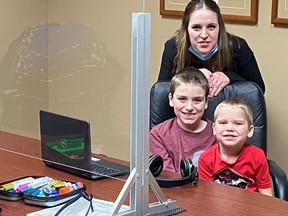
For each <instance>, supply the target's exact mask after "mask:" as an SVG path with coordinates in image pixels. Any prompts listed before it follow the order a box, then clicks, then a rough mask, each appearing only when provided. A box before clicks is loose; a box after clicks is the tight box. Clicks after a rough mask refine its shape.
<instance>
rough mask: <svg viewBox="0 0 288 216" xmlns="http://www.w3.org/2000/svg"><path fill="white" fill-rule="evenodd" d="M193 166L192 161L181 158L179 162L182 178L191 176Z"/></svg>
mask: <svg viewBox="0 0 288 216" xmlns="http://www.w3.org/2000/svg"><path fill="white" fill-rule="evenodd" d="M193 169H194V165H193V163H192V161H191V160H190V159H188V158H183V159H182V160H181V162H180V172H181V176H182V177H187V176H190V175H191V174H192V171H193Z"/></svg>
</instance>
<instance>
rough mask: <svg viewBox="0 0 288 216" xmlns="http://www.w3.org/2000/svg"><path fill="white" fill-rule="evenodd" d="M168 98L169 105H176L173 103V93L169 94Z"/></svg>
mask: <svg viewBox="0 0 288 216" xmlns="http://www.w3.org/2000/svg"><path fill="white" fill-rule="evenodd" d="M168 99H169V105H170V106H171V107H173V106H174V104H173V95H172V94H171V93H169V94H168Z"/></svg>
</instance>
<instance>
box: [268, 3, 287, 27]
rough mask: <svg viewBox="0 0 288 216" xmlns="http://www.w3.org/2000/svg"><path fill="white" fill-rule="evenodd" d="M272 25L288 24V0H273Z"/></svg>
mask: <svg viewBox="0 0 288 216" xmlns="http://www.w3.org/2000/svg"><path fill="white" fill-rule="evenodd" d="M271 23H272V24H279V25H287V24H288V0H272V13H271Z"/></svg>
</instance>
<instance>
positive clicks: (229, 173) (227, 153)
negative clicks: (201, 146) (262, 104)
mask: <svg viewBox="0 0 288 216" xmlns="http://www.w3.org/2000/svg"><path fill="white" fill-rule="evenodd" d="M253 130H254V128H253V117H252V111H251V109H250V107H249V106H248V105H247V104H246V103H245V102H244V101H242V100H240V99H236V98H230V99H227V100H224V101H223V102H222V103H220V104H219V105H218V106H217V107H216V110H215V113H214V123H213V131H214V134H215V135H216V137H217V139H218V141H219V142H218V144H216V145H214V146H212V147H210V148H209V149H208V150H206V151H205V152H203V154H201V156H200V158H199V163H198V169H199V179H204V180H210V181H215V182H217V183H221V184H226V185H231V186H235V187H239V188H244V189H247V190H250V191H256V192H260V193H262V194H266V195H269V196H272V190H271V183H270V176H269V168H268V164H267V160H266V156H265V154H264V152H263V151H262V149H260V148H258V147H256V146H254V145H251V144H248V143H247V142H246V139H247V137H251V136H252V135H253Z"/></svg>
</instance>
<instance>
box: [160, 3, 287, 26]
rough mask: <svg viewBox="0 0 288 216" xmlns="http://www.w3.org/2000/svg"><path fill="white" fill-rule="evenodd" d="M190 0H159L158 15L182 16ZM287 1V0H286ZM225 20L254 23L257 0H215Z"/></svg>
mask: <svg viewBox="0 0 288 216" xmlns="http://www.w3.org/2000/svg"><path fill="white" fill-rule="evenodd" d="M189 1H190V0H160V15H163V16H174V17H182V16H183V12H184V9H185V7H186V5H187V4H188V2H189ZM287 1H288V0H287ZM216 2H217V3H218V5H219V7H220V10H221V14H222V17H223V19H224V21H225V22H234V23H245V24H256V23H257V20H258V0H217V1H216Z"/></svg>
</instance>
